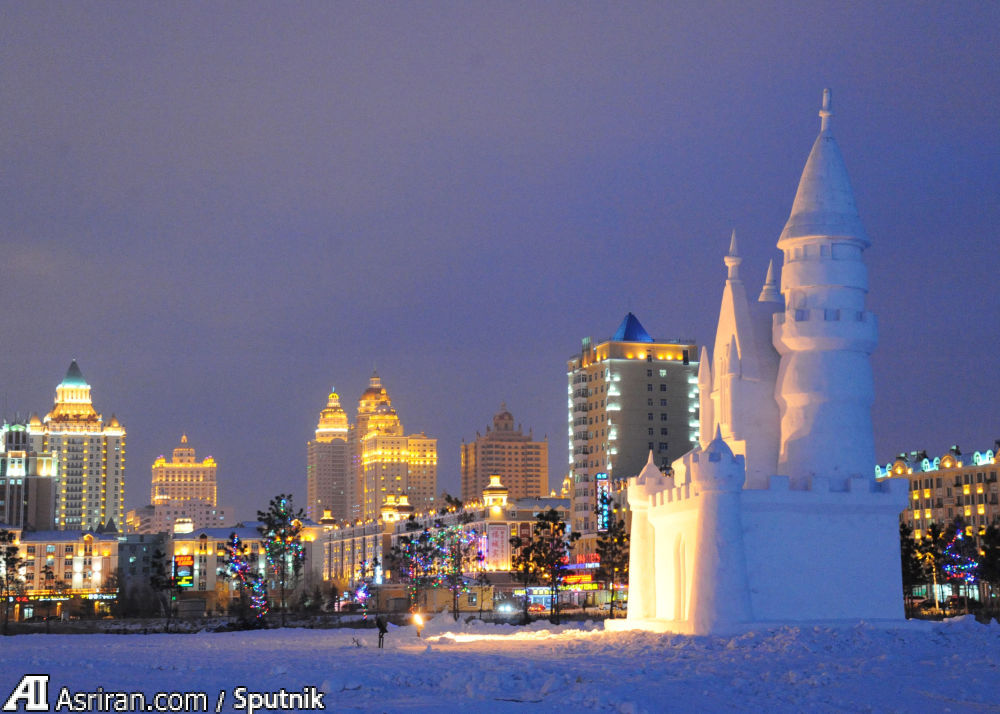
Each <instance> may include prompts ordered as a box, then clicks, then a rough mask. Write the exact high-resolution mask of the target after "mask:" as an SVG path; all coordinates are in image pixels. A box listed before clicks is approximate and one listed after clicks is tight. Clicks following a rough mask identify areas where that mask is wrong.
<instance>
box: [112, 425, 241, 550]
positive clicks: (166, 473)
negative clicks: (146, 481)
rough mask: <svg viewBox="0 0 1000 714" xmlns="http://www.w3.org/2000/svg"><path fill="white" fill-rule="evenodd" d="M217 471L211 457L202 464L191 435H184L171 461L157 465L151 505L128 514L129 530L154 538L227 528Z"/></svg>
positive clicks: (153, 471)
mask: <svg viewBox="0 0 1000 714" xmlns="http://www.w3.org/2000/svg"><path fill="white" fill-rule="evenodd" d="M217 470H218V464H216V462H215V459H213V458H212V457H211V456H208V457H206V458H205V459H203V460H202V461H198V459H197V458H196V456H195V450H194V447H193V446H191V445H190V444H189V443H188V438H187V435H186V434H182V435H181V443H180V444H179V445H178V446H177V447H176V448H175V449H174V451H173V455H172V456H171V458H170V461H167V459H166V457H165V456H162V455H161V456H159V457H158V458H157V459H156V460H155V461H154V462H153V467H152V475H153V478H152V482H151V486H150V495H149V498H150V504H149V505H148V506H143V507H142V508H137V509H134V510H131V511H129V512H128V513H127V514H126V516H125V530H126V531H127V532H129V533H144V534H152V533H170V532H173V531H175V530H177V529H178V528H180V529H185V528H212V527H218V526H222V525H225V521H226V511H225V509H224V508H221V507H220V506H219V497H218V486H217V485H216V473H217ZM178 522H179V523H180V525H178Z"/></svg>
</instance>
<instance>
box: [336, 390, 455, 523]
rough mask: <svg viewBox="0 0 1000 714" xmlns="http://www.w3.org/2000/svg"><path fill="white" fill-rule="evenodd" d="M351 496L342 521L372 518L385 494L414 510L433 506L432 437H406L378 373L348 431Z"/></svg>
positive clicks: (434, 453)
mask: <svg viewBox="0 0 1000 714" xmlns="http://www.w3.org/2000/svg"><path fill="white" fill-rule="evenodd" d="M348 440H349V445H350V450H351V477H350V487H351V498H350V504H349V515H348V517H349V518H350V519H352V520H356V519H361V520H365V521H367V520H374V519H376V518H378V517H379V515H380V514H381V512H382V506H383V505H384V504H385V499H386V496H387V495H395V496H404V495H405V496H407V497H408V499H409V503H410V505H412V506H413V507H414V509H415V510H417V511H425V510H427V509H429V508H432V507H433V506H434V502H435V497H436V492H437V439H434V438H431V437H428V436H427V435H425V434H423V433H420V434H409V435H408V434H406V433H405V431H404V430H403V423H402V422H401V421H400V419H399V415H398V414H397V413H396V410H395V409H394V408H393V406H392V400H391V399H390V398H389V393H388V392H387V391H386V389H385V387H384V386H383V385H382V379H381V377H379V375H378V372H375V371H373V372H372V376H371V378H370V379H369V380H368V388H367V389H366V390H365V391H364V393H363V394H362V395H361V399H359V400H358V414H357V420H356V422H355V424H354V426H352V427H351V428H350V432H349V438H348Z"/></svg>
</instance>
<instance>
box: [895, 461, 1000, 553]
mask: <svg viewBox="0 0 1000 714" xmlns="http://www.w3.org/2000/svg"><path fill="white" fill-rule="evenodd" d="M994 449H996V450H997V451H1000V442H998V443H997V444H995V445H994ZM996 454H997V452H996V451H994V450H992V449H991V450H988V451H974V452H973V453H971V454H968V453H967V454H963V453H962V452H961V450H960V449H959V448H958V447H957V446H954V447H952V448H951V449H950V450H949V451H948V453H946V454H945V455H944V456H936V457H934V458H933V459H932V458H930V457H929V456H928V455H927V452H926V451H911V452H910V453H909V454H900V455H899V456H897V457H896V459H895V460H894V461H892V462H891V463H888V464H886V465H885V466H884V467H882V466H876V467H875V478H877V479H884V478H892V479H907V480H908V481H909V491H910V499H909V503H908V505H907V507H906V510H905V511H903V512H902V513H901V514H900V516H899V518H900V520H901V521H903V522H904V523H906V524H907V525H909V526H910V527H911V528H912V529H913V537H914V538H916V539H917V540H920V539H921V538H923V537H924V536H926V535H927V529H928V528H930V526H931V524H932V523H936V524H937V525H938V526H939V527H940V528H947V527H948V526H950V525H951V524H952V523H954V522H955V519H956V518H961V519H962V520H963V521H964V522H965V525H966V530H967V532H968V533H969V535H979V534H980V533H981V532H982V531H983V530H985V528H986V527H987V526H989V525H992V524H994V523H998V522H1000V502H998V499H1000V482H998V481H997V471H998V468H997V456H996Z"/></svg>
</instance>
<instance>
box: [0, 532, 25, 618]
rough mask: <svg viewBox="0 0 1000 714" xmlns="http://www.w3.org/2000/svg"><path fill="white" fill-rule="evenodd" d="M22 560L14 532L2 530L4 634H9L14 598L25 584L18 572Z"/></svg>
mask: <svg viewBox="0 0 1000 714" xmlns="http://www.w3.org/2000/svg"><path fill="white" fill-rule="evenodd" d="M21 564H22V558H21V554H20V549H19V548H18V545H17V538H16V537H15V535H14V533H13V531H8V530H0V598H2V602H3V634H5V635H6V634H7V627H8V624H9V622H10V608H11V605H12V604H13V603H12V602H11V601H12V600H13V599H14V598H13V596H14V595H16V594H17V593H18V592H20V589H21V587H22V586H23V582H22V581H21V575H20V573H19V572H18V571H19V570H20V568H21Z"/></svg>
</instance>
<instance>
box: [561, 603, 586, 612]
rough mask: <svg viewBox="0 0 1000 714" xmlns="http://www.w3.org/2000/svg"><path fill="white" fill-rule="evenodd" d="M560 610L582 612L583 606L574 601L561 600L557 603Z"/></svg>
mask: <svg viewBox="0 0 1000 714" xmlns="http://www.w3.org/2000/svg"><path fill="white" fill-rule="evenodd" d="M556 610H558V611H559V612H582V611H583V608H582V607H580V606H579V605H577V604H576V603H573V602H561V603H559V604H558V605H556Z"/></svg>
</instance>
